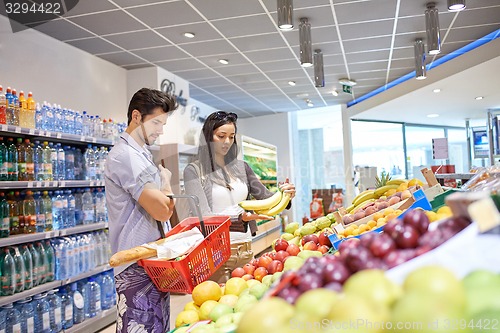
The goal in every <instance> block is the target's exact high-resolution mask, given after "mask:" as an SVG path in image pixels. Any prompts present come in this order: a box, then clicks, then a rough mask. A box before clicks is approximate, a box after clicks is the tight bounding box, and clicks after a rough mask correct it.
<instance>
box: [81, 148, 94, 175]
mask: <svg viewBox="0 0 500 333" xmlns="http://www.w3.org/2000/svg"><path fill="white" fill-rule="evenodd" d="M84 159H85V180H95V179H96V163H95V154H94V150H93V149H92V145H91V144H89V145H87V149H86V150H85V154H84Z"/></svg>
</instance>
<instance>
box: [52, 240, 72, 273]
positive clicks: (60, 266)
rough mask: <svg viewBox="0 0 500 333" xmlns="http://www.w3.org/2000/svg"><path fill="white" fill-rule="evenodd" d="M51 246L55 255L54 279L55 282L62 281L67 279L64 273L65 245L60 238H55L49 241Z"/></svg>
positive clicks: (65, 263) (65, 262) (65, 260)
mask: <svg viewBox="0 0 500 333" xmlns="http://www.w3.org/2000/svg"><path fill="white" fill-rule="evenodd" d="M51 245H52V247H53V249H54V254H55V258H54V262H55V278H56V280H64V279H66V278H68V274H67V272H66V265H67V262H68V260H67V258H66V255H67V249H66V243H65V242H64V240H63V239H62V238H55V239H52V240H51Z"/></svg>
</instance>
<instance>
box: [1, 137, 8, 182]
mask: <svg viewBox="0 0 500 333" xmlns="http://www.w3.org/2000/svg"><path fill="white" fill-rule="evenodd" d="M7 158H8V155H7V146H6V145H5V143H4V139H3V137H0V181H6V180H9V163H8V160H7Z"/></svg>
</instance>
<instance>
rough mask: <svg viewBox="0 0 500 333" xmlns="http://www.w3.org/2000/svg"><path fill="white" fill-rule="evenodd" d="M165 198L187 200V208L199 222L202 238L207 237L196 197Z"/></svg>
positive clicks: (174, 195) (175, 195) (184, 195)
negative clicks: (194, 214) (188, 207)
mask: <svg viewBox="0 0 500 333" xmlns="http://www.w3.org/2000/svg"><path fill="white" fill-rule="evenodd" d="M167 197H169V198H171V199H189V200H188V201H189V206H191V210H192V211H193V212H195V213H196V215H198V219H199V220H200V226H201V233H202V234H203V237H204V238H206V237H207V230H206V229H205V222H204V221H203V216H202V215H201V210H200V200H199V199H198V197H197V196H195V195H188V194H169V195H167Z"/></svg>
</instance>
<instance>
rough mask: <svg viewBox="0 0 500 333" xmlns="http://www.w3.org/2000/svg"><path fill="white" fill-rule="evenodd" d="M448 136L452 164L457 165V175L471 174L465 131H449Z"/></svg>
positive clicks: (461, 129)
mask: <svg viewBox="0 0 500 333" xmlns="http://www.w3.org/2000/svg"><path fill="white" fill-rule="evenodd" d="M447 136H448V148H449V153H450V164H453V165H455V172H456V173H467V172H469V162H468V159H469V157H468V155H467V154H468V150H467V133H466V132H465V129H463V128H459V129H448V130H447Z"/></svg>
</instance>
